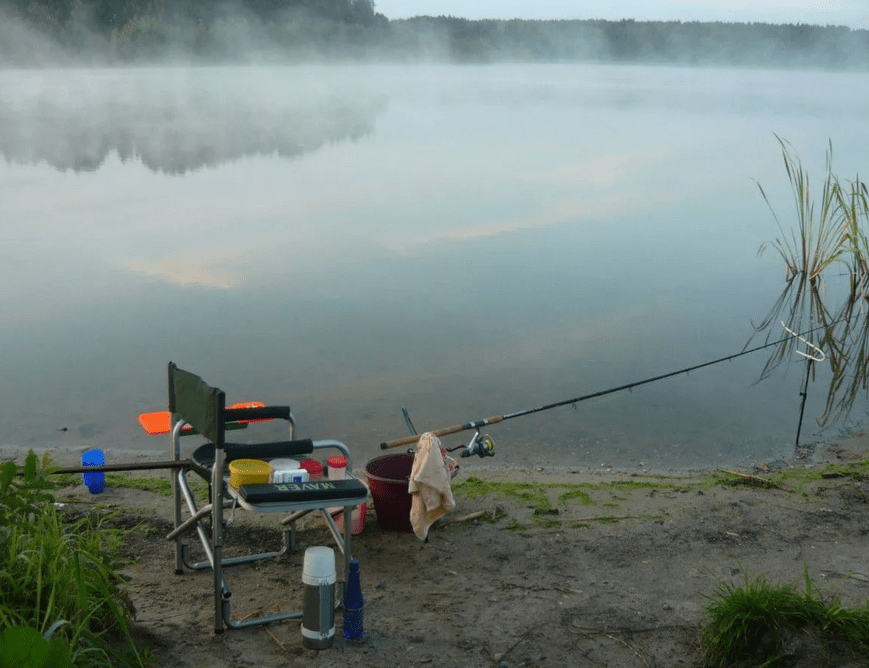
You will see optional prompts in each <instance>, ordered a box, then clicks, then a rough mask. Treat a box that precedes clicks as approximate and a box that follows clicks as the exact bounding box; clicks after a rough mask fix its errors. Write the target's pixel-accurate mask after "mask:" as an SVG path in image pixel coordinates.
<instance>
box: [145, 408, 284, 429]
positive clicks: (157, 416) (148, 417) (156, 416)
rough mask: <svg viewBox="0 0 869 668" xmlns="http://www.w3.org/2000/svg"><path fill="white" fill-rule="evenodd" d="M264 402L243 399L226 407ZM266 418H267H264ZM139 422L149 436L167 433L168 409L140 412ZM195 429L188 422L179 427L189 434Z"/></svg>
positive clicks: (241, 421) (243, 422)
mask: <svg viewBox="0 0 869 668" xmlns="http://www.w3.org/2000/svg"><path fill="white" fill-rule="evenodd" d="M264 407H265V404H264V403H261V402H259V401H243V402H241V403H240V404H233V405H232V406H228V408H264ZM266 419H268V418H266ZM262 421H264V420H239V421H238V424H239V425H241V424H245V425H246V424H247V423H248V422H262ZM139 424H140V425H142V428H143V429H144V430H145V431H146V432H148V434H150V435H151V436H158V435H160V434H168V433H169V411H157V412H156V413H142V414H141V415H140V416H139ZM194 431H195V430H194V429H193V427H191V426H190V425H189V424H188V425H184V427H183V428H182V429H181V433H182V435H183V434H191V433H193V432H194Z"/></svg>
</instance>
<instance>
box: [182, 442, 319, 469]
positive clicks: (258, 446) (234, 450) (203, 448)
mask: <svg viewBox="0 0 869 668" xmlns="http://www.w3.org/2000/svg"><path fill="white" fill-rule="evenodd" d="M223 448H224V452H225V453H226V457H225V460H226V461H227V462H231V461H233V460H235V459H276V458H278V457H295V456H296V455H309V454H311V453H312V452H314V442H313V441H312V440H311V439H309V438H306V439H303V440H300V441H274V442H272V443H225V444H224V446H223ZM193 459H194V461H197V462H199V463H200V464H202V465H203V466H211V465H212V464H213V463H214V443H206V444H205V445H200V446H199V447H198V448H196V450H195V451H194V452H193Z"/></svg>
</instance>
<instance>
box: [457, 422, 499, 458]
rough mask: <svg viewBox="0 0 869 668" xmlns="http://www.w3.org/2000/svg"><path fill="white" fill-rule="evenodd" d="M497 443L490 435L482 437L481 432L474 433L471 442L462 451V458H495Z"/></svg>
mask: <svg viewBox="0 0 869 668" xmlns="http://www.w3.org/2000/svg"><path fill="white" fill-rule="evenodd" d="M494 450H495V441H494V440H493V439H492V437H491V436H489V435H488V434H484V435H483V436H481V435H480V430H479V429H477V430H476V431H475V432H474V435H473V437H472V438H471V442H470V443H468V445H466V446H465V449H464V450H462V457H471V456H472V455H477V456H478V457H481V458H482V457H494V456H495V452H494Z"/></svg>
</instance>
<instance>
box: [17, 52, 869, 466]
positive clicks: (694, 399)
mask: <svg viewBox="0 0 869 668" xmlns="http://www.w3.org/2000/svg"><path fill="white" fill-rule="evenodd" d="M866 109H869V85H867V75H866V74H865V73H823V72H784V71H768V70H733V69H700V68H688V67H643V66H608V65H579V64H576V65H492V66H467V67H450V66H443V67H441V66H388V65H381V66H358V67H337V66H336V67H328V66H305V67H256V68H254V67H240V68H183V67H177V68H155V69H105V70H33V71H9V70H7V71H0V154H2V156H3V158H4V160H2V161H0V309H2V313H3V316H2V326H0V349H2V351H3V354H2V356H0V376H2V379H3V380H2V384H0V446H2V447H5V448H6V449H7V451H9V450H10V449H11V448H27V447H34V448H43V447H51V448H69V449H73V450H75V451H80V450H81V449H84V448H87V447H101V448H103V449H106V450H107V451H108V452H109V453H110V455H109V458H110V459H113V460H114V461H124V458H125V457H126V456H127V455H130V454H132V453H133V452H139V453H142V452H145V453H153V454H154V456H155V458H163V457H164V456H165V453H166V452H167V450H168V449H167V443H166V439H164V438H154V437H147V436H146V435H145V434H144V432H142V431H141V429H140V428H139V426H138V423H137V419H136V418H137V415H138V414H139V413H141V412H147V411H153V410H160V409H162V408H164V407H165V405H166V363H167V362H168V361H169V360H173V361H175V362H176V363H177V364H179V366H182V367H184V368H188V369H190V370H192V371H194V372H196V373H198V374H200V375H201V376H203V377H204V378H205V380H206V381H208V382H210V383H211V384H214V385H217V386H219V387H221V388H222V389H224V390H225V391H226V392H227V399H228V401H229V402H230V403H232V402H235V401H242V400H254V399H258V400H262V401H265V402H268V403H290V404H291V405H292V407H293V410H294V413H295V415H296V417H297V419H298V421H299V434H300V435H301V436H313V437H315V438H317V437H333V438H338V439H341V440H344V441H345V442H347V443H348V445H350V446H351V447H352V448H353V451H354V453H355V455H356V458H357V462H361V461H364V460H365V459H367V458H369V457H372V456H376V455H379V454H381V451H380V449H379V447H378V444H379V443H380V442H381V441H384V440H389V439H392V438H397V437H400V436H404V435H405V434H406V433H407V429H406V426H405V424H404V420H403V418H402V414H401V406H402V405H406V406H407V407H408V409H409V411H410V414H411V417H412V419H413V421H414V423H415V425H416V427H417V428H418V429H420V430H426V429H437V428H441V427H446V426H449V425H452V424H456V423H462V422H466V421H469V420H473V419H479V418H485V417H489V416H492V415H500V414H504V413H511V412H514V411H518V410H522V409H527V408H533V407H535V406H539V405H542V404H547V403H550V402H555V401H560V400H563V399H568V398H571V397H578V396H582V395H585V394H589V393H592V392H597V391H600V390H606V389H608V388H611V387H614V386H619V385H622V384H625V383H630V382H633V381H637V380H642V379H644V378H648V377H652V376H656V375H659V374H663V373H667V372H670V371H675V370H677V369H681V368H685V367H689V366H692V365H695V364H700V363H703V362H706V361H709V360H712V359H716V358H719V357H722V356H725V355H729V354H732V353H736V352H738V351H739V350H740V349H741V348H742V346H743V345H744V344H745V343H746V341H747V340H748V339H749V337H750V335H751V333H752V322H753V321H757V320H759V319H760V318H761V317H762V316H763V315H765V313H766V312H767V310H768V308H769V307H770V306H771V305H772V303H773V301H774V300H775V298H776V297H777V296H778V293H779V292H780V290H781V289H782V287H783V275H784V271H783V268H782V267H781V265H780V262H779V261H778V260H777V258H776V257H775V255H774V254H772V253H768V254H765V255H762V256H760V257H758V254H757V250H758V247H759V246H760V245H761V244H762V243H763V242H764V241H767V240H770V239H772V238H773V237H775V236H776V234H777V229H776V226H775V224H774V221H773V219H772V216H771V214H770V212H769V210H768V209H767V207H766V205H765V204H764V202H763V199H762V198H761V196H760V193H759V191H758V188H757V183H758V182H759V183H761V184H762V185H763V186H764V188H765V189H766V190H767V191H768V193H769V195H770V198H771V199H772V201H773V203H774V204H775V206H776V209H777V212H778V213H779V216H780V218H781V219H782V220H783V221H784V222H790V221H791V220H793V216H792V210H793V205H792V201H791V199H790V194H789V184H788V182H787V179H786V177H785V173H784V169H783V166H782V161H781V155H780V149H779V145H778V143H777V140H776V137H775V134H778V135H779V136H781V137H783V138H785V139H787V140H788V141H790V142H791V143H792V144H793V145H794V147H795V148H796V150H797V152H798V153H799V155H800V156H801V157H802V158H803V161H804V163H805V164H806V166H807V167H808V168H809V169H810V170H811V171H812V173H817V174H818V175H820V174H821V172H822V168H823V164H824V152H825V150H826V148H827V142H828V141H832V143H833V147H834V165H835V168H836V171H837V172H838V173H839V174H840V175H842V176H846V177H850V176H853V175H854V174H856V173H857V172H858V171H861V170H862V171H861V173H862V172H865V171H866V167H867V164H866V162H865V161H866V156H867V155H869V124H867V123H866V122H865V112H866ZM765 359H766V358H765V356H764V354H763V353H757V354H754V355H750V356H746V357H742V358H739V359H738V360H734V361H732V362H728V363H725V364H719V365H715V366H712V367H709V368H706V369H703V370H699V371H695V372H692V373H691V374H688V375H681V376H677V377H675V378H671V379H668V380H664V381H661V382H657V383H652V384H648V385H644V386H642V387H639V388H636V389H635V390H633V391H632V392H619V393H614V394H610V395H608V396H606V397H602V398H599V399H594V400H590V401H584V402H581V403H579V404H577V405H576V406H575V410H574V409H572V408H571V407H565V408H558V409H554V410H551V411H546V412H543V413H538V414H536V415H533V416H529V417H521V418H517V419H515V420H510V421H507V422H504V423H502V424H500V425H497V426H493V427H491V428H490V429H489V433H491V435H492V436H493V437H494V439H495V441H496V443H497V452H498V455H497V457H496V459H495V460H494V462H493V460H487V462H486V463H501V462H503V463H523V462H530V463H535V464H539V465H557V466H569V467H571V468H578V469H579V468H582V469H584V468H592V469H594V468H598V467H600V466H607V467H610V466H612V467H618V468H628V469H637V468H650V467H651V468H667V467H677V468H696V467H709V466H739V465H743V464H746V463H750V462H757V461H772V460H775V459H779V458H786V459H788V458H790V459H792V458H793V457H794V438H795V434H796V428H797V421H798V408H799V391H800V385H801V378H802V372H803V368H804V365H803V363H801V362H800V361H799V359H801V358H796V359H795V361H794V363H793V364H792V365H791V366H790V368H789V369H782V370H781V371H779V372H777V373H776V374H775V375H774V376H773V377H772V378H770V379H767V380H765V381H764V382H762V383H760V384H755V381H756V380H757V377H758V373H759V371H760V369H761V367H762V366H763V363H764V362H765ZM823 398H824V388H823V384H822V383H821V382H819V383H815V384H814V385H812V386H811V388H810V390H809V407H808V411H807V417H806V421H805V425H804V427H803V438H802V441H803V442H805V443H813V442H817V441H818V440H819V439H820V440H823V439H829V438H833V437H834V436H835V431H834V429H839V428H841V427H842V426H843V425H837V426H836V427H835V428H834V429H827V430H826V431H824V432H823V433H819V428H818V427H817V425H816V424H815V422H814V418H815V417H817V415H818V414H819V412H820V408H821V405H822V400H823ZM856 414H857V415H860V414H865V402H864V404H863V405H861V406H859V407H858V411H857V413H856ZM272 428H273V427H272V426H269V427H261V429H263V430H264V431H265V433H266V435H271V432H270V431H269V430H270V429H272ZM260 433H263V432H260ZM468 437H469V434H468V433H464V434H462V435H460V436H458V437H451V438H448V439H445V445H447V446H449V447H452V446H455V445H458V444H460V443H462V442H464V441H466V440H467V438H468ZM477 461H478V460H475V463H474V464H472V465H475V464H476V462H477Z"/></svg>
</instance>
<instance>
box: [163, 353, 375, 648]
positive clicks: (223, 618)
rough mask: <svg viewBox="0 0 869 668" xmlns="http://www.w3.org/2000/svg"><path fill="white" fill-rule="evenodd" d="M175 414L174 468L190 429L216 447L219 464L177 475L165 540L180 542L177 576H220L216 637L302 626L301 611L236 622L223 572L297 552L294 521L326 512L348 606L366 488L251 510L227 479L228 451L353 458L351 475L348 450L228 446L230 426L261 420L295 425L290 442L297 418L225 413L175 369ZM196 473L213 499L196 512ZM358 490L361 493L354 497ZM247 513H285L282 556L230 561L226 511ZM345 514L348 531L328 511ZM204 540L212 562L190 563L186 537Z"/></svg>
mask: <svg viewBox="0 0 869 668" xmlns="http://www.w3.org/2000/svg"><path fill="white" fill-rule="evenodd" d="M169 412H170V415H171V418H170V437H169V447H170V456H171V458H172V460H173V461H184V460H182V459H181V446H180V437H181V431H182V429H183V427H184V426H185V425H188V424H189V425H190V426H192V427H193V428H194V429H195V430H196V431H197V432H199V433H200V434H201V435H202V436H204V437H205V438H206V439H208V440H210V441H211V443H213V444H214V462H213V464H212V465H211V467H210V468H209V467H208V466H207V465H203V464H202V463H200V462H196V461H194V460H188V463H187V465H186V466H183V467H181V468H179V469H178V470H177V471H172V494H173V499H174V515H175V516H174V529H173V530H172V531H171V532H170V533H169V534H168V535H167V537H166V538H167V540H172V541H174V542H175V572H176V573H177V574H181V573H183V572H184V568H185V567H186V568H189V569H192V570H204V569H209V568H210V569H212V571H213V575H214V583H213V586H214V631H215V633H222V632H223V631H224V630H225V628H227V627H229V628H245V627H249V626H254V625H259V624H268V623H271V622H276V621H281V620H287V619H301V618H302V610H294V611H290V612H284V613H279V614H275V615H268V616H263V617H254V618H250V619H244V620H234V619H233V618H232V614H231V607H230V599H231V596H232V592H231V590H230V589H229V586H228V585H227V583H226V579H225V577H224V574H223V569H224V568H225V567H227V566H235V565H239V564H246V563H251V562H254V561H258V560H261V559H269V558H275V557H279V556H281V555H283V554H286V553H287V552H291V551H294V550H295V542H296V541H295V538H296V536H295V533H296V532H295V527H296V521H297V520H299V519H301V518H302V517H304V516H305V515H307V514H309V513H311V512H314V511H320V512H321V513H322V515H323V517H324V518H325V521H326V526H327V528H328V530H329V533H330V534H331V537H332V539H333V541H334V542H335V545H336V547H337V548H338V551H339V552H340V554H341V569H340V571H339V573H340V574H341V575H340V577H339V580H340V581H339V583H338V585H337V586H336V596H335V600H336V606H340V605H341V603H342V601H343V586H344V583H345V582H346V580H347V572H348V569H349V563H350V559H351V557H352V543H351V541H352V524H353V523H352V519H351V513H352V510H353V508H354V507H356V506H358V505H359V504H360V503H362V502H364V501H365V500H366V498H367V490H365V491H364V492H363V491H362V489H364V487H363V486H361V485H360V487H361V488H362V489H360V491H359V493H358V495H356V496H354V497H352V498H328V499H316V500H313V499H302V500H297V498H296V497H294V499H293V500H283V499H279V500H276V501H275V502H267V503H248V502H247V501H245V500H244V499H243V498H242V497H241V495H240V494H239V493H238V491H237V490H235V489H233V488H232V487H231V486H230V485H229V477H228V476H227V474H226V471H225V470H224V467H225V463H226V461H227V459H228V457H227V452H226V450H227V445H230V446H231V447H232V449H233V451H234V452H235V453H241V452H244V451H245V450H250V451H252V452H254V453H256V454H255V455H252V456H257V457H264V458H274V457H288V456H295V455H299V454H308V453H312V452H314V451H316V450H322V449H331V450H337V451H339V452H341V453H342V454H343V455H344V456H345V457H347V470H348V471H352V465H351V457H350V451H349V449H348V448H347V446H346V445H344V444H343V443H341V442H340V441H336V440H318V441H310V440H308V441H294V440H290V441H284V442H278V443H266V444H252V445H247V446H246V445H244V444H227V443H226V441H225V431H226V427H227V424H231V423H233V422H238V421H242V420H259V419H284V420H286V421H288V422H289V431H290V438H291V439H292V438H293V436H294V433H295V419H294V418H293V415H292V412H291V411H290V409H289V407H286V406H284V407H275V406H272V407H266V408H250V409H227V408H226V398H225V394H224V393H223V392H222V391H221V390H219V389H217V388H214V387H210V386H208V385H206V384H205V383H204V381H202V379H201V378H199V377H198V376H195V375H194V374H191V373H190V372H188V371H184V370H182V369H179V368H178V367H177V366H175V365H174V364H173V363H172V362H170V363H169ZM190 471H193V472H194V473H196V474H198V475H199V476H201V477H202V478H204V479H205V480H207V481H208V482H209V489H210V496H211V498H210V500H209V502H208V503H207V504H204V505H202V506H198V505H197V502H196V498H195V496H194V493H193V491H192V489H191V487H190V484H189V481H188V479H187V476H188V473H189V472H190ZM354 491H355V490H354ZM184 506H186V508H187V510H188V512H189V517H188V518H187V519H184V518H183V512H182V510H183V507H184ZM233 507H241V508H243V509H245V510H248V511H252V512H256V513H284V514H287V513H289V514H288V515H286V516H285V517H284V518H283V519H282V520H281V524H282V525H283V526H287V525H289V528H285V529H283V539H282V547H281V549H280V550H279V551H276V552H275V551H272V552H262V553H259V554H254V555H248V556H242V557H233V558H225V557H224V556H223V547H224V530H225V528H224V510H225V509H227V508H233ZM336 507H337V508H341V509H342V510H343V518H344V522H343V523H344V530H343V532H342V531H340V530H339V529H338V527H337V525H336V524H335V521H334V520H333V519H332V515H331V512H330V509H332V510H334V509H335V508H336ZM205 517H210V518H211V531H210V532H208V531H207V530H206V528H205V526H204V524H203V519H204V518H205ZM194 530H195V532H196V534H197V535H198V537H199V540H200V543H201V544H202V548H203V550H204V552H205V555H206V560H205V561H202V562H197V563H190V561H189V559H188V554H189V553H188V546H187V544H186V543H185V542H184V541H183V537H184V536H185V535H186V534H187V533H188V532H190V531H194Z"/></svg>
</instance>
